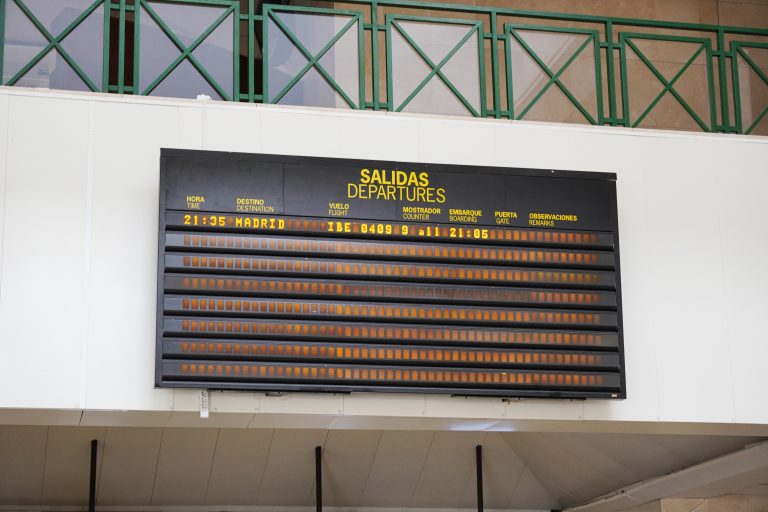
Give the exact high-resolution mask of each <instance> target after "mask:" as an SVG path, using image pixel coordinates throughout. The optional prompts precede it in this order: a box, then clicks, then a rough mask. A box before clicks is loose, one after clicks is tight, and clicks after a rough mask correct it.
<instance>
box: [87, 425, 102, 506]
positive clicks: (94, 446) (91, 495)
mask: <svg viewBox="0 0 768 512" xmlns="http://www.w3.org/2000/svg"><path fill="white" fill-rule="evenodd" d="M98 449H99V442H98V441H97V440H96V439H93V440H92V441H91V478H90V486H89V488H88V512H95V511H96V454H97V452H98Z"/></svg>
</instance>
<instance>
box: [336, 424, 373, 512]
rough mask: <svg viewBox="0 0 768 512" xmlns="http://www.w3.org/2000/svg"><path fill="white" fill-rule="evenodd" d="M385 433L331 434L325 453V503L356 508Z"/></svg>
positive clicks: (363, 431)
mask: <svg viewBox="0 0 768 512" xmlns="http://www.w3.org/2000/svg"><path fill="white" fill-rule="evenodd" d="M381 436H382V432H381V431H378V430H358V431H347V430H330V431H329V432H328V438H327V439H326V442H325V448H324V450H323V501H324V502H325V503H326V504H327V505H330V506H348V507H349V506H357V505H359V504H360V503H361V501H360V498H361V496H362V495H363V492H364V491H365V486H366V483H367V482H368V477H369V476H370V473H371V466H372V464H373V459H374V457H375V456H376V451H377V449H378V447H379V440H380V439H381Z"/></svg>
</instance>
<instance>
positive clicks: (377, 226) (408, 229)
mask: <svg viewBox="0 0 768 512" xmlns="http://www.w3.org/2000/svg"><path fill="white" fill-rule="evenodd" d="M328 232H329V233H352V232H353V228H352V223H351V222H333V221H330V222H328ZM359 232H360V233H362V234H367V235H383V236H386V235H394V236H398V235H400V236H408V235H411V236H413V235H416V236H420V237H421V236H423V237H445V236H447V237H449V238H471V239H476V240H487V239H488V236H489V235H488V229H484V228H469V227H460V226H448V227H445V226H419V227H412V226H409V225H407V224H387V223H371V224H368V223H362V224H360V231H359Z"/></svg>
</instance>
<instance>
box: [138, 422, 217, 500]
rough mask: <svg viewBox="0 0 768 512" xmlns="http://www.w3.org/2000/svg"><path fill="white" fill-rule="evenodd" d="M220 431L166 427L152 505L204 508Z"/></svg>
mask: <svg viewBox="0 0 768 512" xmlns="http://www.w3.org/2000/svg"><path fill="white" fill-rule="evenodd" d="M218 435H219V430H218V429H209V428H166V429H164V430H163V438H162V443H161V445H160V456H159V458H158V462H157V474H156V476H155V488H154V492H153V493H152V504H153V505H203V504H205V495H206V492H207V488H208V478H209V476H210V472H211V463H212V461H213V452H214V449H215V448H216V439H217V437H218Z"/></svg>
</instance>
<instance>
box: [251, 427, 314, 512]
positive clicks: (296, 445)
mask: <svg viewBox="0 0 768 512" xmlns="http://www.w3.org/2000/svg"><path fill="white" fill-rule="evenodd" d="M327 435H328V432H327V431H325V430H276V431H275V435H274V437H273V438H272V445H271V447H270V449H269V457H268V458H267V467H266V469H265V470H264V477H263V478H262V480H261V485H260V486H259V497H258V502H257V504H258V505H275V504H280V505H286V506H302V505H303V506H309V505H312V504H314V502H315V496H314V493H313V489H314V484H315V447H316V446H323V445H324V444H325V438H326V436H327Z"/></svg>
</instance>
